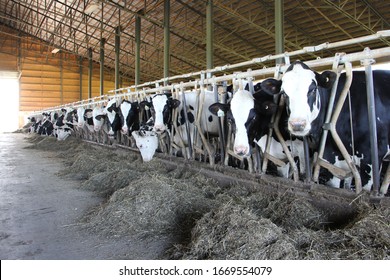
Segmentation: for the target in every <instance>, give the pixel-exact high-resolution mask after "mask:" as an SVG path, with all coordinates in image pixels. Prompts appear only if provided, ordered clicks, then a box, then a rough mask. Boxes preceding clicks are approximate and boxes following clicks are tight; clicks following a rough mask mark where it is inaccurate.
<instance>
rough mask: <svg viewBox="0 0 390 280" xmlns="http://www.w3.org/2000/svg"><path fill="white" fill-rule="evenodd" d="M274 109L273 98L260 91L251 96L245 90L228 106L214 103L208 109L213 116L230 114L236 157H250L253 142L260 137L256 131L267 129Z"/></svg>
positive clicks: (234, 96) (239, 92)
mask: <svg viewBox="0 0 390 280" xmlns="http://www.w3.org/2000/svg"><path fill="white" fill-rule="evenodd" d="M256 88H258V87H256ZM256 88H255V90H256ZM276 109H277V106H276V104H275V103H274V101H273V96H271V95H268V94H267V93H265V92H264V91H261V90H258V91H256V92H255V94H254V95H252V94H251V93H250V92H249V91H247V90H245V89H240V90H238V91H237V92H236V93H234V95H233V98H232V99H231V101H230V103H229V104H221V103H214V104H212V105H211V106H210V107H209V110H210V111H211V112H212V113H213V114H215V115H219V114H220V113H221V112H224V113H225V114H226V113H230V114H231V116H230V118H231V120H232V121H234V124H235V127H236V130H235V139H234V145H233V151H234V153H235V154H236V155H239V156H243V157H249V156H250V149H251V145H252V143H253V140H254V139H255V138H256V139H259V138H260V137H261V136H260V135H258V134H259V132H258V131H257V130H262V129H261V128H259V127H258V126H259V125H264V126H266V127H267V126H268V124H269V122H270V120H271V116H272V115H273V114H274V113H275V111H276ZM259 136H260V137H259Z"/></svg>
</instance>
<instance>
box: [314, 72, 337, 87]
mask: <svg viewBox="0 0 390 280" xmlns="http://www.w3.org/2000/svg"><path fill="white" fill-rule="evenodd" d="M315 74H316V80H317V83H318V85H319V86H321V87H323V88H327V89H329V88H331V87H332V86H333V84H334V82H335V80H336V76H337V75H336V73H335V72H333V71H324V72H322V73H321V74H319V73H317V72H315Z"/></svg>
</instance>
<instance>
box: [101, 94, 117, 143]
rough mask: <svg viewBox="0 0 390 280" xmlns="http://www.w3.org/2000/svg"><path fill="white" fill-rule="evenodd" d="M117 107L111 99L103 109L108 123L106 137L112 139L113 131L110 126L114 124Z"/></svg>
mask: <svg viewBox="0 0 390 280" xmlns="http://www.w3.org/2000/svg"><path fill="white" fill-rule="evenodd" d="M117 111H118V107H117V104H116V100H115V99H111V100H110V101H109V102H108V103H107V106H106V108H104V110H103V112H104V114H105V115H107V118H108V122H109V124H110V125H109V131H108V136H110V137H112V136H114V134H115V133H114V130H113V129H112V124H113V123H114V120H115V116H116V114H117Z"/></svg>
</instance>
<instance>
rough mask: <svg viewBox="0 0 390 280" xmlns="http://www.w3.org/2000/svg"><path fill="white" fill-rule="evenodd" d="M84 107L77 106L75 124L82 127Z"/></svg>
mask: <svg viewBox="0 0 390 280" xmlns="http://www.w3.org/2000/svg"><path fill="white" fill-rule="evenodd" d="M84 114H85V109H84V108H82V107H79V108H77V126H78V127H79V128H82V127H83V126H84V124H85V119H84Z"/></svg>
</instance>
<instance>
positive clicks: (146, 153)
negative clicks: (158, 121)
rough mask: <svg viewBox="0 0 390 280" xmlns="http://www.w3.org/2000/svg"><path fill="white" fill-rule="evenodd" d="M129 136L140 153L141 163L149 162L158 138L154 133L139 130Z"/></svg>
mask: <svg viewBox="0 0 390 280" xmlns="http://www.w3.org/2000/svg"><path fill="white" fill-rule="evenodd" d="M131 135H132V136H133V137H134V139H135V142H136V145H137V148H138V149H139V151H140V152H141V156H142V160H143V161H145V162H146V161H151V160H152V158H153V156H154V153H155V152H156V149H157V147H158V137H157V134H156V132H154V131H149V130H144V129H142V128H141V129H140V130H138V131H133V132H132V133H131Z"/></svg>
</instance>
